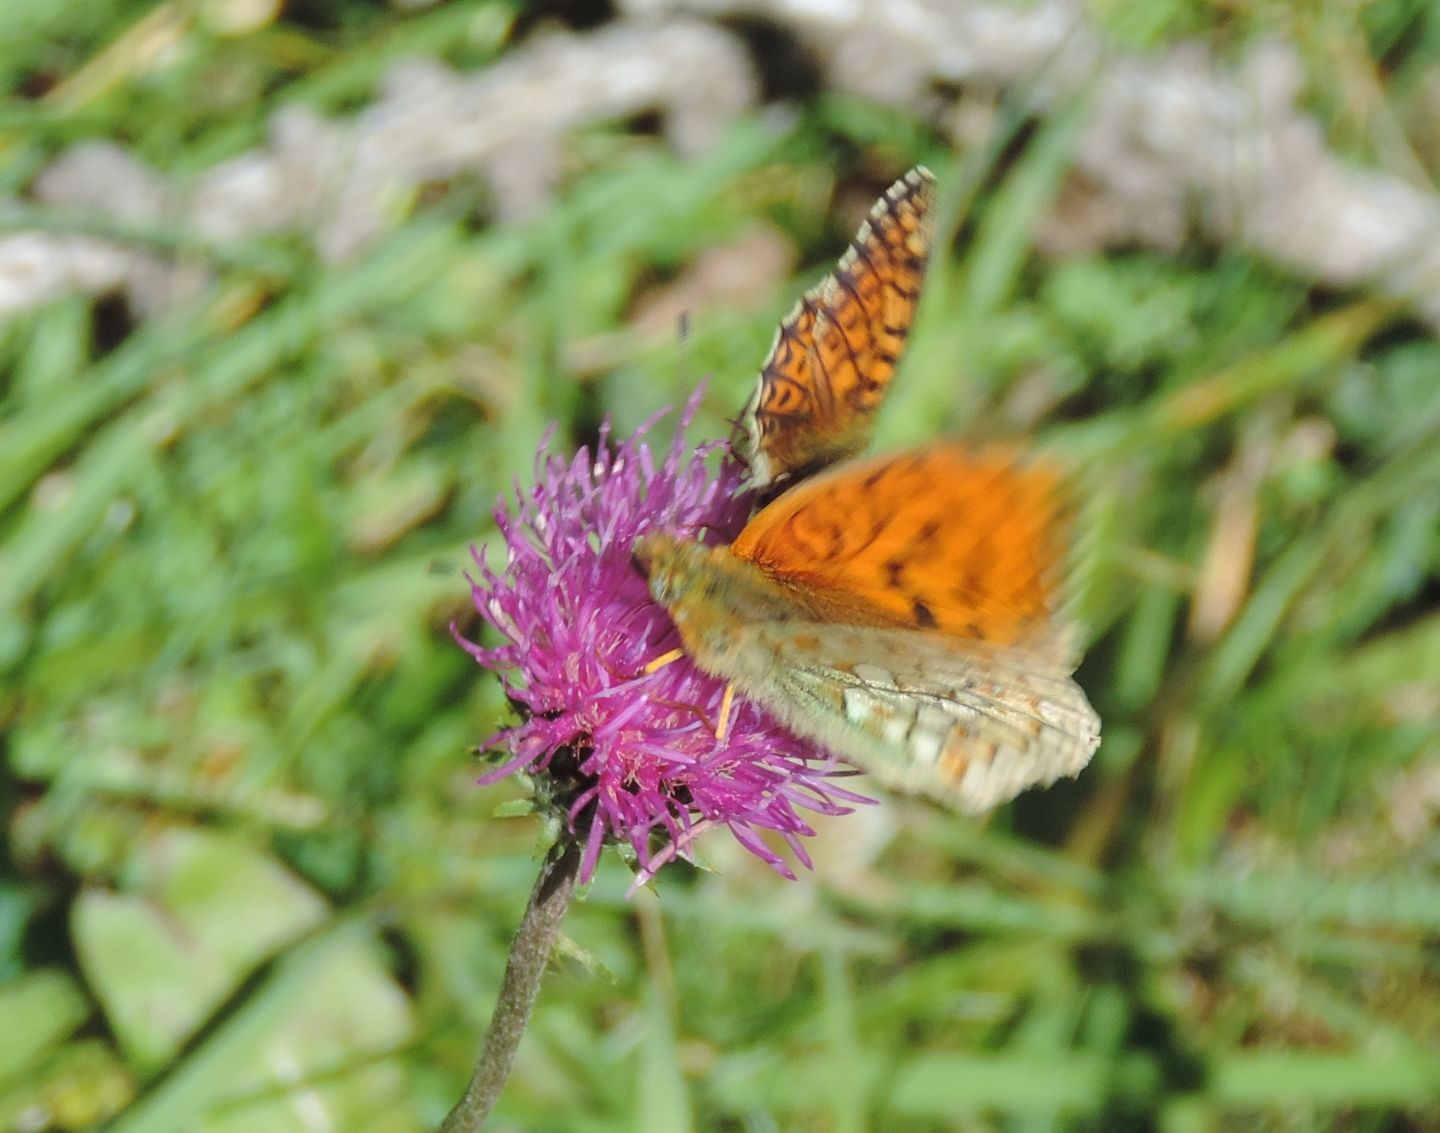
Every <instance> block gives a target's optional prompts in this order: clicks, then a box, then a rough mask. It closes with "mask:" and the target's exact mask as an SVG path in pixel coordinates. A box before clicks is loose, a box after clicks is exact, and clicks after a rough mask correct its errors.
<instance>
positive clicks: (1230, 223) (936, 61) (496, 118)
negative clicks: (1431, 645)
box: [0, 0, 1440, 325]
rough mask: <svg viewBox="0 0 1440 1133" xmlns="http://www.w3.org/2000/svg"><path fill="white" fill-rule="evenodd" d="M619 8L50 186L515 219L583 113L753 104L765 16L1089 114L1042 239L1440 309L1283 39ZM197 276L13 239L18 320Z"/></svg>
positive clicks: (1438, 316) (190, 211)
mask: <svg viewBox="0 0 1440 1133" xmlns="http://www.w3.org/2000/svg"><path fill="white" fill-rule="evenodd" d="M622 11H623V16H622V18H621V19H619V20H617V21H616V22H614V23H612V24H611V25H609V26H607V27H605V28H603V29H601V30H598V31H595V32H593V33H588V34H584V35H573V34H568V33H563V32H552V33H548V34H546V35H543V36H540V37H537V38H536V39H535V40H534V41H533V42H531V43H528V44H526V45H524V46H522V47H520V48H517V49H516V50H514V51H512V52H511V53H510V54H509V55H507V56H506V57H504V58H503V59H501V60H500V61H499V62H497V63H496V64H494V65H493V66H491V67H489V68H487V69H485V70H483V71H480V72H478V73H475V74H465V75H462V74H457V73H456V72H454V71H451V70H448V69H446V68H444V67H442V66H440V65H438V64H434V63H421V62H412V63H408V64H405V65H402V66H398V67H397V68H395V70H394V71H392V72H391V74H390V75H389V77H388V78H387V80H386V82H385V84H384V86H383V89H381V90H380V91H379V92H378V93H377V96H376V99H375V101H374V102H373V103H371V105H370V106H368V107H367V108H366V109H364V110H363V111H361V112H360V113H358V114H356V115H354V116H353V117H349V118H343V119H326V118H322V117H320V116H318V115H317V114H315V113H314V112H312V111H310V110H308V109H305V108H301V107H290V108H288V109H286V110H283V111H281V112H279V113H278V114H277V115H276V116H275V118H274V120H273V122H272V124H271V129H270V141H269V143H268V144H267V145H266V146H264V147H262V148H260V149H257V150H254V151H251V152H250V153H246V154H242V155H240V156H239V157H236V158H234V159H232V160H230V161H228V162H226V163H224V164H222V165H220V166H217V167H216V168H214V169H212V170H211V171H209V172H208V173H206V174H204V175H201V176H199V177H197V178H195V179H194V180H193V181H191V182H188V183H182V182H180V181H179V179H175V178H170V177H167V176H165V175H162V174H160V173H158V172H156V171H155V170H153V169H150V168H148V167H147V166H144V165H143V164H141V163H139V162H138V161H136V160H135V159H134V158H133V157H131V156H130V155H128V154H127V153H126V152H125V151H124V150H122V149H119V148H117V147H114V146H110V145H105V144H101V143H88V144H82V145H80V146H77V147H76V148H75V149H73V150H71V151H70V152H68V153H67V154H65V155H63V156H62V157H61V158H59V159H58V160H57V161H56V162H55V163H54V164H53V165H52V166H51V167H50V168H48V169H47V170H45V171H44V172H43V173H42V174H41V176H40V177H39V178H38V179H37V180H36V182H35V184H34V186H33V196H34V199H35V201H36V202H37V203H40V204H42V205H54V206H60V207H68V208H80V209H87V210H93V211H95V212H100V213H104V214H108V215H111V216H114V217H117V218H122V219H128V220H131V221H132V222H146V221H149V222H157V223H158V222H160V221H161V220H163V221H165V222H166V223H167V224H169V225H172V226H173V225H174V223H175V218H176V217H181V218H183V224H184V225H185V226H186V230H187V231H190V232H193V233H195V234H196V235H197V236H199V237H201V238H202V239H210V240H214V241H220V242H223V241H227V240H238V239H240V238H243V237H245V236H248V235H254V234H259V233H265V232H273V231H277V230H300V231H308V232H312V233H313V234H314V239H315V242H316V244H317V246H318V248H319V249H320V251H321V252H322V253H323V254H324V255H326V256H327V257H332V258H340V257H343V256H345V255H347V254H350V253H352V252H354V251H355V250H357V249H359V248H361V247H364V246H365V245H366V244H367V243H368V242H369V241H371V240H373V239H374V238H375V237H376V235H378V234H379V233H380V232H382V231H384V230H385V229H386V228H387V226H389V225H390V224H391V223H393V219H392V214H393V213H394V211H395V209H394V202H395V201H396V200H397V199H400V200H403V199H404V196H405V194H406V193H407V192H408V191H409V190H410V189H411V188H413V187H414V186H415V185H417V184H420V183H423V182H426V181H433V180H439V179H443V178H447V177H451V176H454V175H456V174H459V173H462V172H465V171H475V172H476V173H477V174H478V175H480V176H482V177H485V178H486V179H487V180H488V181H489V183H490V184H491V186H492V187H493V189H494V192H495V197H496V201H497V210H498V212H499V214H500V216H501V217H502V218H515V217H520V216H523V215H525V214H526V212H527V211H532V210H534V209H536V208H540V207H543V205H544V202H545V200H546V196H547V192H548V190H549V189H550V187H551V186H553V184H554V182H555V178H556V173H557V170H558V168H559V165H560V154H561V152H562V150H561V146H562V145H563V139H564V137H565V134H566V132H567V131H568V130H570V129H573V128H574V127H576V126H578V125H580V124H582V123H584V122H587V121H592V120H597V119H606V118H615V117H623V116H625V115H629V114H634V113H639V112H643V111H650V110H658V111H659V112H660V114H661V116H662V120H663V121H664V123H665V127H666V129H667V131H668V137H669V140H670V142H671V144H672V145H674V146H675V147H676V149H677V150H679V151H681V152H685V153H695V152H698V151H700V150H703V149H704V148H705V147H706V146H707V145H709V144H710V143H711V142H712V141H713V140H714V139H715V138H716V137H717V136H718V135H719V134H720V132H721V131H723V130H724V128H725V126H726V124H727V123H728V122H730V121H731V120H732V119H733V118H735V117H736V116H738V115H739V114H741V113H742V112H743V111H745V110H747V109H749V108H752V107H754V106H755V104H756V101H757V99H758V82H757V79H756V76H755V74H754V72H753V70H752V67H751V64H750V61H749V57H748V55H747V53H746V51H745V48H744V46H743V45H742V43H741V42H740V41H739V40H738V39H737V38H736V37H735V36H734V35H732V34H731V33H730V32H729V31H727V30H725V28H723V27H722V26H721V25H720V24H719V23H714V22H710V21H711V20H716V19H722V18H723V19H726V20H732V21H733V20H755V19H760V20H764V21H766V22H768V23H770V24H772V25H775V26H776V27H779V28H783V29H785V30H786V31H787V32H788V33H789V34H791V35H793V36H795V37H796V38H797V39H798V40H799V41H800V42H801V44H803V45H804V47H805V48H806V49H807V50H808V51H809V52H810V54H811V55H812V56H813V57H814V59H815V60H816V62H817V65H818V66H819V68H820V73H821V76H822V81H823V83H824V85H825V86H827V87H829V88H831V89H836V90H843V91H847V92H852V93H855V94H859V95H863V96H865V97H868V98H872V99H876V100H879V101H882V102H886V103H889V104H896V105H901V106H905V107H908V108H910V109H913V110H915V111H917V112H919V113H921V114H922V115H924V116H926V117H927V118H928V119H930V120H931V121H934V122H936V123H938V124H939V125H940V127H941V128H942V129H943V130H945V131H947V132H948V133H949V134H950V136H951V137H953V138H954V140H955V141H956V142H957V144H959V145H965V144H968V143H971V142H974V141H975V140H976V133H977V131H978V130H982V129H983V128H984V122H985V116H984V115H983V114H978V115H977V114H976V113H975V108H976V106H977V105H982V104H983V103H985V102H986V101H987V100H988V99H991V98H993V97H994V96H996V95H1001V94H1005V95H1009V96H1011V97H1018V98H1020V99H1021V100H1023V101H1024V102H1026V103H1028V105H1030V106H1031V107H1033V109H1034V110H1035V111H1036V112H1037V113H1039V114H1041V115H1042V116H1043V115H1046V114H1050V113H1059V112H1062V111H1068V110H1069V109H1070V108H1072V107H1075V106H1077V105H1079V106H1081V107H1083V108H1084V114H1085V121H1084V125H1083V126H1082V128H1081V131H1080V136H1079V139H1078V141H1077V143H1076V146H1075V150H1074V155H1073V165H1074V170H1075V173H1076V176H1075V177H1074V178H1073V179H1072V182H1071V184H1070V185H1069V186H1068V187H1067V191H1066V192H1064V193H1062V195H1061V197H1060V199H1059V201H1058V202H1057V215H1056V216H1054V217H1052V218H1051V220H1050V222H1048V223H1047V224H1046V225H1045V226H1044V227H1043V228H1042V230H1041V233H1040V241H1041V245H1042V247H1043V248H1044V249H1046V250H1047V251H1051V252H1057V253H1058V252H1063V251H1067V250H1074V249H1076V248H1077V246H1083V247H1096V246H1104V245H1108V244H1131V243H1136V242H1139V243H1143V244H1146V245H1150V246H1155V247H1160V248H1173V247H1175V246H1177V245H1178V244H1179V243H1180V242H1181V240H1182V239H1183V238H1184V236H1185V234H1186V233H1187V231H1189V230H1190V229H1191V228H1192V227H1193V226H1194V225H1195V224H1196V223H1197V222H1198V223H1200V224H1202V225H1203V226H1204V227H1205V228H1206V229H1207V230H1208V231H1209V233H1210V234H1211V235H1212V237H1213V238H1214V239H1215V240H1217V241H1219V242H1222V243H1233V244H1235V245H1237V246H1240V247H1242V248H1245V249H1248V250H1251V251H1253V252H1256V253H1258V254H1260V255H1262V256H1264V257H1267V258H1269V259H1271V260H1272V261H1274V262H1276V263H1278V264H1281V265H1283V266H1285V267H1287V268H1289V269H1291V270H1294V271H1296V272H1297V273H1300V274H1302V275H1304V276H1307V277H1311V278H1314V279H1316V280H1318V281H1320V282H1322V283H1325V284H1329V285H1333V286H1347V285H1352V284H1355V283H1362V282H1368V283H1370V284H1371V285H1373V286H1375V287H1377V288H1378V289H1380V290H1382V291H1383V292H1385V293H1388V294H1392V295H1396V296H1400V297H1402V298H1405V299H1408V300H1410V301H1411V302H1413V303H1414V305H1415V307H1416V309H1417V311H1418V312H1419V313H1420V314H1421V315H1423V316H1424V317H1425V318H1426V319H1428V320H1429V321H1430V322H1432V323H1435V324H1437V325H1440V198H1437V196H1436V194H1434V193H1432V192H1430V191H1428V190H1427V189H1424V188H1417V187H1415V186H1413V185H1411V184H1409V183H1408V182H1407V181H1405V180H1403V179H1402V178H1401V177H1399V176H1393V175H1391V174H1389V173H1386V172H1383V171H1379V170H1375V169H1364V168H1358V167H1356V166H1355V165H1352V164H1349V163H1347V162H1344V161H1342V160H1341V159H1340V158H1339V157H1338V156H1337V155H1336V154H1334V153H1332V152H1331V151H1330V150H1329V149H1328V148H1327V147H1326V144H1325V139H1324V137H1323V135H1322V132H1321V129H1320V127H1319V125H1318V123H1317V122H1316V121H1315V120H1314V119H1313V118H1311V117H1309V116H1308V115H1306V114H1304V113H1302V112H1301V111H1300V110H1299V109H1297V102H1298V101H1299V98H1300V95H1301V92H1302V85H1303V81H1304V76H1303V73H1302V69H1301V65H1300V61H1299V59H1298V56H1297V55H1296V53H1295V51H1294V50H1293V49H1291V48H1290V47H1289V46H1287V45H1284V44H1280V43H1268V44H1264V45H1261V46H1259V47H1256V48H1254V49H1252V50H1251V51H1250V53H1249V55H1248V57H1247V58H1246V60H1245V61H1244V62H1243V63H1242V64H1240V65H1239V66H1234V65H1230V64H1222V63H1221V62H1219V61H1217V60H1216V59H1215V57H1214V56H1213V55H1212V54H1211V53H1210V52H1209V51H1208V50H1207V49H1206V48H1204V47H1203V46H1201V45H1198V44H1186V45H1182V46H1179V47H1176V48H1174V49H1172V50H1169V51H1167V52H1162V53H1156V54H1154V55H1151V56H1145V57H1141V56H1138V55H1127V54H1125V53H1123V52H1119V51H1117V50H1115V49H1114V48H1112V47H1111V46H1110V45H1109V44H1108V43H1107V41H1106V40H1105V39H1104V37H1103V35H1102V34H1101V32H1100V31H1099V30H1098V29H1097V28H1096V27H1095V26H1094V25H1093V24H1092V23H1091V22H1089V21H1088V20H1087V19H1086V18H1085V16H1084V13H1083V6H1082V5H1081V4H1080V3H1078V2H1077V0H1040V2H1038V3H1033V4H1027V5H1010V4H1004V3H971V2H967V0H830V2H826V0H625V3H623V4H622ZM947 90H950V91H957V90H958V91H960V92H961V95H960V97H959V98H958V99H957V98H955V97H952V96H949V95H946V94H945V93H943V92H945V91H947ZM197 278H198V277H196V276H193V275H192V276H184V275H179V276H177V275H176V274H175V273H174V272H172V271H170V270H168V269H166V267H165V261H164V260H163V259H160V258H157V257H156V256H155V255H153V254H149V253H147V252H142V251H135V250H133V249H130V248H119V247H117V246H116V245H114V244H112V243H109V242H107V241H104V240H99V239H94V238H91V237H85V236H69V235H55V234H41V233H33V234H26V233H20V234H16V235H12V236H9V237H6V238H4V239H0V315H3V314H5V313H10V312H15V311H18V310H22V309H24V308H26V307H29V306H33V305H34V304H36V303H39V302H42V301H44V300H46V299H48V298H51V297H53V296H56V295H59V294H63V293H66V292H71V291H84V292H92V293H93V292H98V291H102V290H108V289H114V288H121V289H124V291H125V292H126V293H127V294H128V296H129V298H130V299H131V301H132V302H133V304H134V305H135V307H136V308H137V309H139V310H140V311H142V312H145V311H151V310H154V309H156V308H158V307H162V306H165V305H167V304H169V303H171V302H173V301H174V300H175V299H176V297H177V296H179V295H183V294H185V293H186V292H187V291H188V290H189V289H190V288H192V287H193V286H194V284H195V282H196V281H197Z"/></svg>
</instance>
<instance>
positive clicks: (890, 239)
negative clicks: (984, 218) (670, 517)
mask: <svg viewBox="0 0 1440 1133" xmlns="http://www.w3.org/2000/svg"><path fill="white" fill-rule="evenodd" d="M934 201H935V177H934V175H933V174H931V172H930V170H928V169H926V168H925V167H924V166H923V165H917V166H916V167H915V168H914V169H912V170H910V172H909V173H907V174H905V176H904V177H902V178H900V180H898V181H896V182H895V184H893V185H892V186H890V189H889V190H888V191H887V192H886V193H885V195H884V196H883V197H881V198H880V199H879V200H878V201H876V202H875V206H874V207H873V208H872V209H871V210H870V216H869V217H868V218H867V219H866V220H865V222H864V223H863V224H861V225H860V230H859V231H858V232H856V233H855V239H854V240H852V241H851V242H850V247H849V248H847V249H846V251H845V254H844V255H843V256H841V257H840V262H839V263H837V264H836V265H835V270H834V271H833V272H831V273H830V274H829V275H827V276H826V277H825V278H824V279H823V280H821V281H820V283H819V285H818V286H816V287H814V288H812V289H811V290H810V291H807V292H806V293H805V294H804V296H802V297H801V299H800V302H799V303H797V304H796V305H795V309H794V310H792V311H791V312H790V314H789V315H787V316H786V317H785V321H784V322H782V323H781V324H780V329H779V331H778V332H776V335H775V341H774V343H773V344H772V345H771V347H770V354H769V356H768V357H767V358H766V359H765V365H764V366H762V367H761V369H760V381H759V383H758V384H757V386H756V389H755V393H754V394H753V395H752V396H751V398H750V402H749V404H748V405H746V407H745V410H744V412H743V413H742V414H741V416H740V421H739V426H740V436H739V438H738V441H739V443H738V445H737V447H738V448H739V449H740V452H741V455H742V457H743V459H744V460H745V462H746V463H747V464H748V465H749V469H750V475H749V478H748V486H749V487H751V488H754V489H756V490H760V491H762V492H765V491H766V490H767V489H771V488H772V487H776V486H781V485H784V484H787V483H793V482H796V481H799V480H802V479H804V478H805V477H806V476H809V475H811V474H813V473H815V472H817V471H819V470H820V469H821V468H823V467H825V466H826V465H828V464H833V463H834V462H835V461H837V460H841V459H844V458H845V457H849V456H854V455H855V454H856V453H858V452H860V451H861V450H862V449H863V448H864V447H865V446H866V444H868V443H869V440H870V432H871V429H872V428H873V427H874V423H875V421H874V419H875V413H876V411H877V410H879V408H880V403H881V402H882V401H883V400H884V398H885V393H886V391H887V390H888V389H889V388H890V379H891V377H892V376H893V375H894V373H895V366H896V363H897V362H898V361H899V359H900V354H901V351H903V350H904V349H905V339H906V336H907V335H908V334H909V333H910V323H911V321H912V320H913V319H914V317H915V308H916V306H917V305H918V304H919V301H920V284H921V282H922V280H923V279H924V277H925V264H926V261H927V260H928V259H929V256H930V243H931V233H932V227H933V224H932V219H931V215H930V212H931V208H932V206H933V205H934ZM767 494H771V493H768V492H767Z"/></svg>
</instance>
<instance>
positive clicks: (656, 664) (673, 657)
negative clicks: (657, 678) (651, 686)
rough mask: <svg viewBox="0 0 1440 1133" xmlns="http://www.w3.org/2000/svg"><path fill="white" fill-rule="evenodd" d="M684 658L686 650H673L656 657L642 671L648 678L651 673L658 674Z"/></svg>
mask: <svg viewBox="0 0 1440 1133" xmlns="http://www.w3.org/2000/svg"><path fill="white" fill-rule="evenodd" d="M683 656H685V650H683V649H672V650H670V652H669V653H662V654H660V656H658V657H656V658H655V660H653V661H651V662H650V663H649V664H647V665H646V666H645V667H644V668H643V669H641V670H640V671H641V672H642V673H644V674H645V676H647V677H648V676H649V675H650V674H651V673H658V672H659V671H660V670H661V669H663V668H664V667H665V666H666V665H669V664H671V663H672V662H675V661H678V660H680V658H681V657H683Z"/></svg>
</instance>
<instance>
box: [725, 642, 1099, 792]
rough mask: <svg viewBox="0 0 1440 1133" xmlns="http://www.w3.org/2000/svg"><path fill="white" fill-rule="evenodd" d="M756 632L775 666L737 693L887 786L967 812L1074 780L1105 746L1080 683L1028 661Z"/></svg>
mask: <svg viewBox="0 0 1440 1133" xmlns="http://www.w3.org/2000/svg"><path fill="white" fill-rule="evenodd" d="M752 632H753V634H754V635H755V637H756V639H757V641H758V643H759V644H760V645H761V646H762V647H763V649H764V650H765V651H766V652H767V653H773V655H774V656H775V658H776V661H777V664H776V666H775V669H774V671H773V674H772V675H771V676H770V678H769V679H768V680H766V681H765V682H763V683H762V684H761V685H759V686H758V687H747V685H748V682H747V681H745V679H744V675H743V674H739V675H738V676H739V678H740V679H738V680H737V681H736V683H737V686H739V687H741V688H742V689H744V691H746V692H747V693H748V694H749V695H750V696H751V697H752V698H753V699H755V700H757V701H759V702H760V703H761V704H763V705H764V706H765V707H766V708H767V709H769V710H770V711H771V712H772V713H773V714H774V715H775V716H776V718H777V719H779V720H780V721H781V722H782V723H784V724H785V725H786V726H787V727H788V728H790V729H791V730H792V731H794V732H796V733H797V734H800V735H804V736H808V737H809V738H811V739H814V740H817V741H819V742H820V743H822V744H824V745H825V746H826V747H827V748H829V749H830V750H831V751H833V752H834V753H835V754H837V755H839V756H841V757H843V758H845V759H847V760H849V761H850V762H853V763H855V764H856V765H857V766H859V767H861V768H863V769H864V770H866V771H869V772H870V773H871V774H873V775H874V776H875V777H876V778H877V779H879V780H880V781H881V782H882V783H885V784H886V785H887V786H890V787H892V788H894V789H897V790H901V791H905V792H907V793H910V794H923V795H926V796H928V797H931V798H934V799H937V800H939V801H941V802H944V803H946V804H947V805H951V806H954V807H956V808H958V809H960V810H963V811H965V812H967V813H972V814H978V813H981V812H984V811H987V810H989V809H991V808H993V807H995V806H998V805H999V804H1000V803H1003V802H1006V801H1008V800H1009V799H1011V798H1013V797H1014V796H1015V795H1017V794H1019V793H1020V792H1021V791H1022V790H1025V789H1026V788H1027V787H1032V786H1043V785H1046V784H1049V783H1052V782H1054V781H1055V780H1056V779H1058V778H1061V777H1064V776H1070V775H1075V774H1077V773H1078V772H1079V771H1080V770H1081V769H1082V768H1083V767H1084V766H1085V765H1086V763H1088V762H1089V760H1090V757H1091V755H1092V754H1093V753H1094V751H1095V749H1096V747H1097V746H1098V745H1099V742H1100V720H1099V717H1098V716H1097V715H1096V714H1095V711H1094V709H1093V708H1091V706H1090V703H1089V701H1088V700H1087V699H1086V697H1085V694H1084V692H1083V691H1082V690H1081V689H1080V687H1079V685H1077V684H1076V683H1075V682H1074V681H1073V680H1071V679H1070V677H1069V675H1068V674H1067V673H1065V672H1064V671H1063V670H1061V669H1057V668H1053V667H1051V666H1049V665H1047V664H1046V663H1045V662H1043V661H1041V660H1039V659H1037V658H1035V657H1033V656H1030V655H1027V654H1024V653H1016V652H1010V651H1006V650H1001V649H993V648H989V647H985V646H983V645H975V646H968V647H963V648H957V647H956V644H955V643H954V642H951V641H946V640H945V639H944V638H942V637H938V636H936V635H934V634H929V633H924V632H920V631H913V630H877V629H873V628H863V629H862V628H853V627H844V626H831V625H823V626H816V625H807V624H804V623H798V624H797V623H771V624H761V625H756V626H754V627H752ZM732 679H733V678H732Z"/></svg>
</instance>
